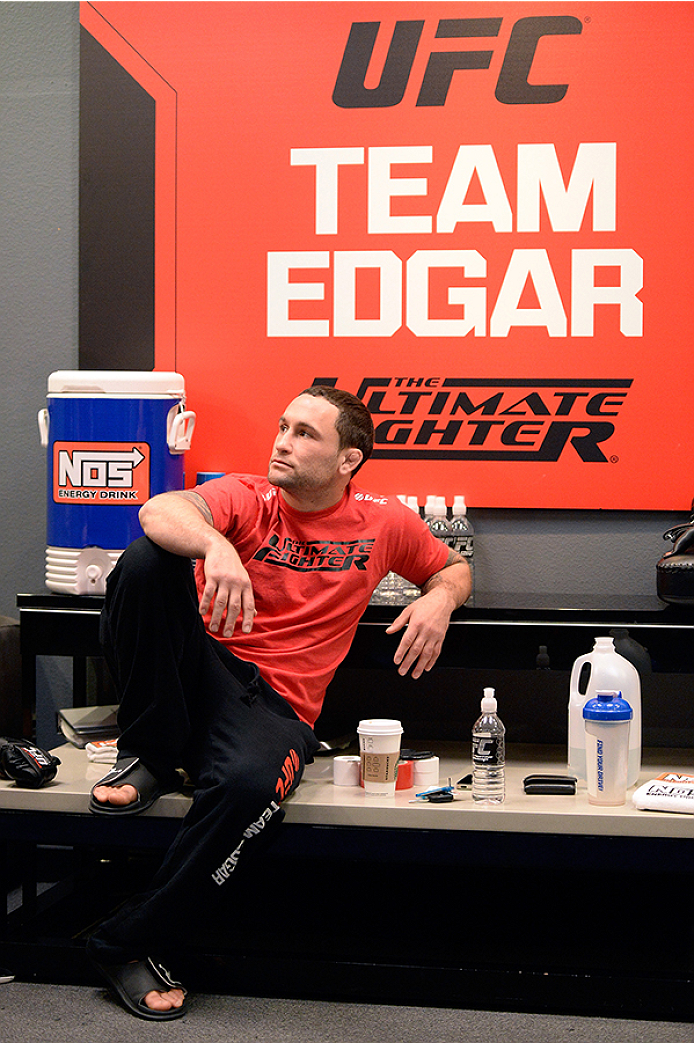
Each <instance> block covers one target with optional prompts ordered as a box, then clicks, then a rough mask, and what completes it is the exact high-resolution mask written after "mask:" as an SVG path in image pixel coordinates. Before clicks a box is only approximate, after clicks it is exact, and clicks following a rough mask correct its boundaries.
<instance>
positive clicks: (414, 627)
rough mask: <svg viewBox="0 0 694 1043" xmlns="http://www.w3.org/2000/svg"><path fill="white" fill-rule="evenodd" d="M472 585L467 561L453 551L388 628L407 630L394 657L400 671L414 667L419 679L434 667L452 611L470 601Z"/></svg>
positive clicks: (413, 672) (389, 629)
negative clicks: (419, 595) (421, 591)
mask: <svg viewBox="0 0 694 1043" xmlns="http://www.w3.org/2000/svg"><path fill="white" fill-rule="evenodd" d="M471 588H472V583H471V579H470V569H469V568H468V565H467V562H465V561H464V560H463V559H462V558H461V557H460V555H459V554H456V553H455V552H453V551H451V553H450V555H449V559H448V562H447V563H446V565H445V566H444V568H443V569H441V571H440V572H436V573H435V574H434V575H433V576H432V577H431V578H430V579H428V580H427V582H426V583H425V584H424V587H423V594H422V596H421V598H418V599H417V600H416V601H413V602H412V604H411V605H408V606H407V607H406V608H404V609H403V611H402V612H401V613H400V615H399V616H397V618H396V619H394V620H393V622H392V623H391V624H390V626H389V627H387V628H386V634H395V633H397V632H398V631H399V630H403V629H404V630H405V633H404V634H403V635H402V638H401V640H400V644H399V645H398V647H397V650H396V652H395V656H394V657H393V660H394V662H395V665H396V666H397V668H398V673H399V674H401V675H402V676H403V677H404V676H405V674H407V673H408V672H409V671H410V670H412V676H413V677H414V678H417V677H421V676H422V674H423V673H424V671H425V670H431V668H432V666H433V665H434V663H435V662H436V660H437V659H438V657H439V653H440V652H441V647H442V645H443V639H444V637H445V636H446V631H447V630H448V624H449V622H450V618H451V613H452V612H453V610H454V609H456V608H459V606H460V605H463V604H464V603H465V602H466V601H467V599H468V597H469V596H470V591H471Z"/></svg>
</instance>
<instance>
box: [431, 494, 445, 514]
mask: <svg viewBox="0 0 694 1043" xmlns="http://www.w3.org/2000/svg"><path fill="white" fill-rule="evenodd" d="M431 514H433V516H434V517H435V518H445V517H446V498H445V496H436V497H435V498H434V502H433V503H432V505H431Z"/></svg>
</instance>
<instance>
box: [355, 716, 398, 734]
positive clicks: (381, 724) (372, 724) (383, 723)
mask: <svg viewBox="0 0 694 1043" xmlns="http://www.w3.org/2000/svg"><path fill="white" fill-rule="evenodd" d="M357 734H358V735H402V724H401V723H400V721H390V720H388V719H387V718H385V717H374V718H371V719H370V720H365V721H360V722H359V727H358V728H357Z"/></svg>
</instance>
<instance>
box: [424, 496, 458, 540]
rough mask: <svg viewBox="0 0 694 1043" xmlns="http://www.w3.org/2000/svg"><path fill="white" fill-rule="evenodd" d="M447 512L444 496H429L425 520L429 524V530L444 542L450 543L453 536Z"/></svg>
mask: <svg viewBox="0 0 694 1043" xmlns="http://www.w3.org/2000/svg"><path fill="white" fill-rule="evenodd" d="M447 513H448V512H447V510H446V499H445V497H444V496H427V502H426V505H425V507H424V521H425V522H426V524H427V525H428V526H429V531H430V532H433V534H434V536H437V537H438V539H440V540H443V541H444V543H449V541H450V537H451V526H450V522H449V521H448V517H447Z"/></svg>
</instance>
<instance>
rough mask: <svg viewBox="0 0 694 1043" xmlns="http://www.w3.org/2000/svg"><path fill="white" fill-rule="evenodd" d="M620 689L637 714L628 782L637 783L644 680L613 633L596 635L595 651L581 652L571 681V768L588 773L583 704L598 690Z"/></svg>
mask: <svg viewBox="0 0 694 1043" xmlns="http://www.w3.org/2000/svg"><path fill="white" fill-rule="evenodd" d="M600 691H602V692H604V691H614V692H621V694H622V698H623V699H626V701H627V702H628V703H629V705H630V706H631V708H632V710H633V711H634V716H633V718H632V721H631V727H630V729H629V768H628V773H627V786H635V785H636V782H637V781H638V777H639V772H640V771H641V680H640V678H639V672H638V670H637V669H636V667H635V666H632V664H631V663H630V662H629V661H628V660H627V659H625V658H624V656H621V655H619V653H618V652H616V651H615V647H614V641H613V639H612V638H611V637H596V638H595V644H594V645H593V651H592V652H590V653H589V654H588V655H583V656H579V657H578V659H577V660H576V662H575V663H574V665H573V668H572V670H571V680H570V683H569V770H570V771H571V772H572V774H574V775H576V776H577V777H578V778H579V779H585V777H586V734H585V725H584V723H583V707H584V706H585V704H586V702H587V701H588V700H589V699H595V698H596V696H597V693H598V692H600Z"/></svg>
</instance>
